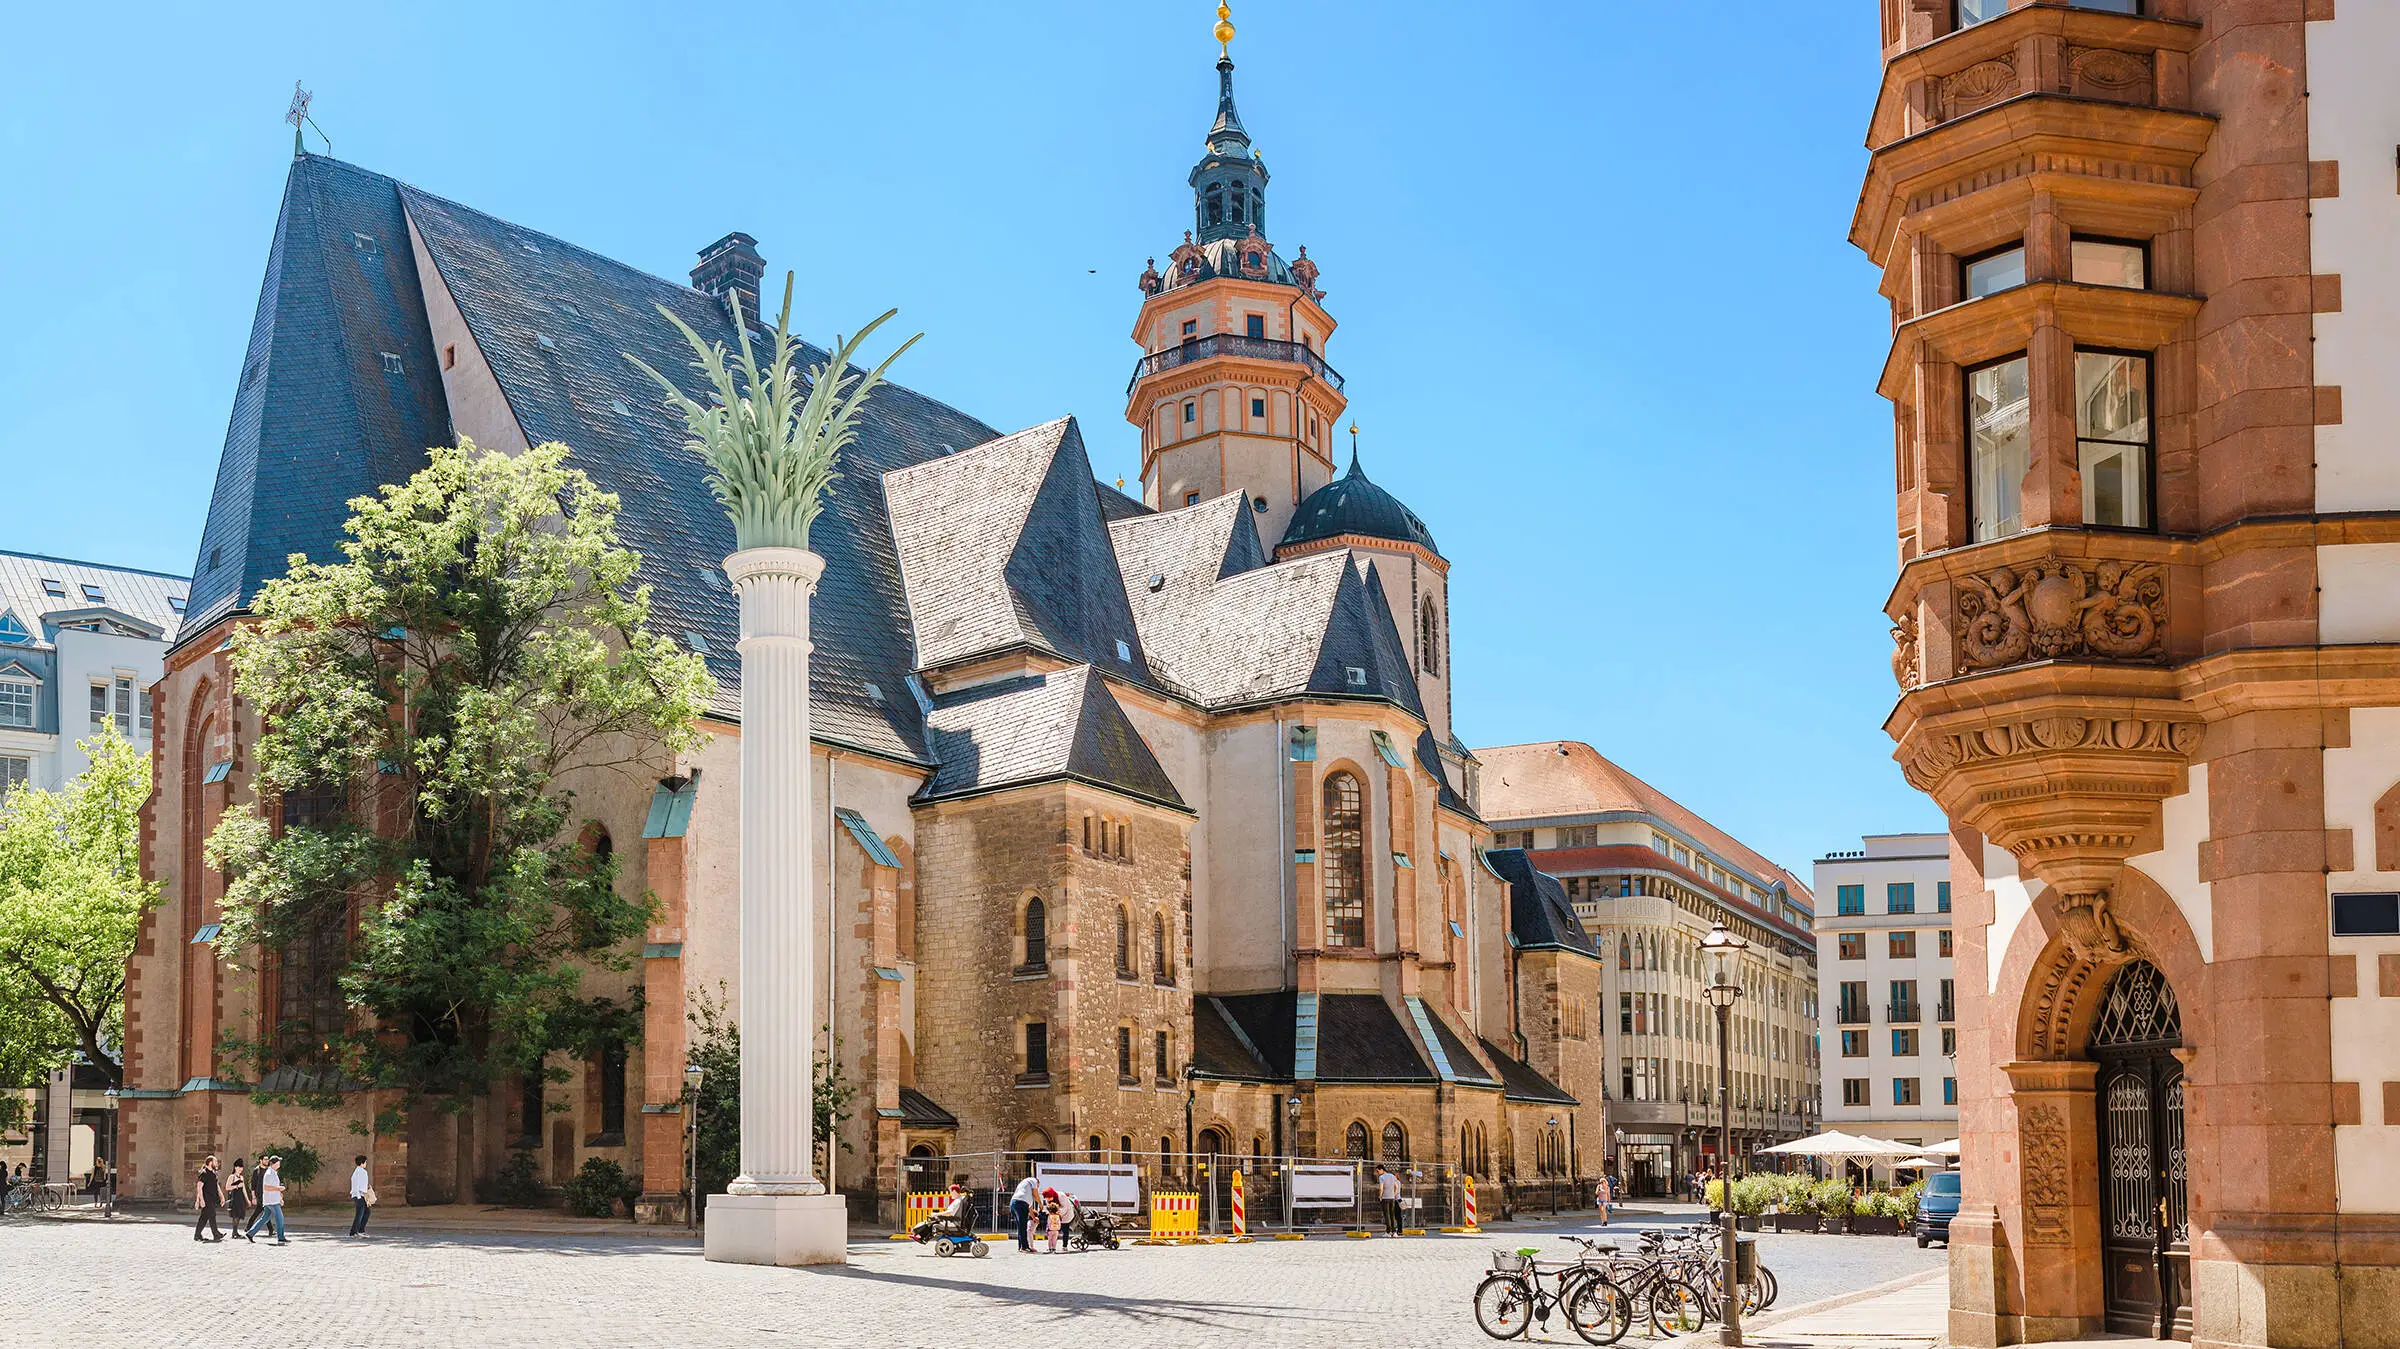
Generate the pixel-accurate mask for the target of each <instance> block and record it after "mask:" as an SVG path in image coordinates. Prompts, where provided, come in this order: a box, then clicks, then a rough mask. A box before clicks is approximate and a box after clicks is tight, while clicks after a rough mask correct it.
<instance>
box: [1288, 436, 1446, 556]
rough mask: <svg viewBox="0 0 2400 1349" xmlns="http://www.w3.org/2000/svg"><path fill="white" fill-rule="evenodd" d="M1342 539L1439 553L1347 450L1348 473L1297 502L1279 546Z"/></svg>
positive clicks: (1420, 524)
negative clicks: (1355, 537) (1377, 541)
mask: <svg viewBox="0 0 2400 1349" xmlns="http://www.w3.org/2000/svg"><path fill="white" fill-rule="evenodd" d="M1345 534H1351V535H1359V536H1363V537H1365V538H1370V539H1390V540H1393V541H1395V542H1398V543H1413V544H1416V545H1417V546H1418V547H1420V548H1423V549H1424V550H1425V551H1426V552H1429V553H1432V554H1433V555H1434V556H1436V557H1439V556H1441V552H1442V550H1441V549H1440V548H1437V547H1435V546H1434V542H1433V531H1431V530H1429V529H1427V528H1425V522H1424V521H1423V520H1420V519H1418V518H1417V513H1416V512H1415V511H1412V510H1410V509H1409V508H1408V507H1406V506H1404V505H1401V504H1400V498H1398V497H1396V496H1393V495H1392V494H1391V493H1389V492H1387V491H1385V490H1383V489H1382V488H1380V487H1377V486H1376V485H1375V484H1374V483H1373V482H1370V481H1369V480H1368V479H1367V475H1366V474H1365V472H1363V471H1362V470H1361V469H1360V468H1359V466H1358V447H1357V446H1356V445H1352V446H1351V447H1350V471H1349V472H1347V473H1344V474H1343V475H1342V476H1341V477H1339V478H1336V479H1334V480H1333V481H1332V482H1329V483H1327V484H1325V485H1324V486H1323V487H1320V488H1318V489H1317V490H1316V491H1314V492H1311V493H1309V494H1308V496H1307V497H1306V498H1305V499H1304V500H1302V501H1301V503H1300V509H1298V510H1296V511H1294V512H1292V523H1291V525H1290V527H1289V528H1287V529H1285V530H1284V531H1283V544H1282V546H1284V547H1289V546H1291V545H1293V544H1301V543H1313V542H1315V541H1317V540H1319V539H1331V538H1338V537H1340V536H1342V535H1345Z"/></svg>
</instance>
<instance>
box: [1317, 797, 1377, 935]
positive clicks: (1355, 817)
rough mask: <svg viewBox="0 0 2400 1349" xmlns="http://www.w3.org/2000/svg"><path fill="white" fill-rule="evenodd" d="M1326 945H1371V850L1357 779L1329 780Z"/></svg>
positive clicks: (1326, 857) (1326, 858)
mask: <svg viewBox="0 0 2400 1349" xmlns="http://www.w3.org/2000/svg"><path fill="white" fill-rule="evenodd" d="M1324 863H1325V944H1326V945H1327V946H1364V945H1366V944H1367V850H1366V820H1365V804H1364V798H1363V794H1362V793H1361V791H1360V790H1359V783H1358V779H1357V777H1355V776H1354V775H1352V774H1349V773H1335V774H1333V775H1332V776H1331V777H1328V778H1326V779H1325V848H1324Z"/></svg>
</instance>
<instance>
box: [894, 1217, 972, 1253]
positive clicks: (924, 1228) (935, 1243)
mask: <svg viewBox="0 0 2400 1349" xmlns="http://www.w3.org/2000/svg"><path fill="white" fill-rule="evenodd" d="M908 1239H909V1240H911V1241H913V1242H916V1243H917V1244H918V1245H920V1246H923V1245H928V1244H930V1245H931V1246H932V1247H933V1253H934V1254H935V1255H938V1256H941V1257H943V1258H944V1259H948V1258H949V1257H951V1256H953V1255H957V1254H958V1253H960V1252H961V1251H964V1252H965V1253H967V1254H968V1255H971V1256H973V1257H975V1258H976V1259H978V1260H980V1259H982V1258H984V1257H985V1256H987V1255H990V1254H991V1253H992V1248H991V1247H990V1246H988V1245H986V1244H985V1243H984V1241H983V1239H982V1238H980V1237H978V1236H976V1235H975V1228H974V1226H973V1224H972V1223H971V1222H959V1221H957V1220H955V1219H952V1218H950V1217H949V1216H948V1215H946V1214H940V1213H937V1214H935V1215H933V1216H932V1217H930V1218H927V1219H926V1220H925V1221H923V1222H921V1223H918V1224H917V1225H916V1226H915V1227H913V1228H911V1229H909V1233H908Z"/></svg>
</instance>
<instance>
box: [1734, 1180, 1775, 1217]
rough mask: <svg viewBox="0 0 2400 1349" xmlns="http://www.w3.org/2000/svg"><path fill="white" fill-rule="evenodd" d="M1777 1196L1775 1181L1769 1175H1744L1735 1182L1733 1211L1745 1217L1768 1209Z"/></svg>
mask: <svg viewBox="0 0 2400 1349" xmlns="http://www.w3.org/2000/svg"><path fill="white" fill-rule="evenodd" d="M1774 1197H1775V1182H1774V1180H1773V1179H1772V1178H1771V1177H1767V1176H1744V1177H1742V1178H1741V1179H1740V1180H1737V1181H1735V1182H1734V1183H1733V1211H1734V1212H1735V1213H1737V1214H1741V1215H1743V1216H1745V1217H1750V1216H1755V1215H1757V1214H1760V1213H1764V1212H1766V1211H1767V1203H1768V1201H1769V1200H1771V1199H1773V1198H1774Z"/></svg>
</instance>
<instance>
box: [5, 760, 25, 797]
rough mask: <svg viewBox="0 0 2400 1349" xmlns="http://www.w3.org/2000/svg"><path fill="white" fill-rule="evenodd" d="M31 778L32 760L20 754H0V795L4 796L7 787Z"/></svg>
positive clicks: (17, 784) (18, 784)
mask: <svg viewBox="0 0 2400 1349" xmlns="http://www.w3.org/2000/svg"><path fill="white" fill-rule="evenodd" d="M32 780H33V760H31V759H29V758H26V757H25V756H24V755H22V754H0V796H5V795H6V794H7V793H8V789H9V788H11V787H16V786H21V785H24V784H26V783H29V782H31V781H32Z"/></svg>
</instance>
